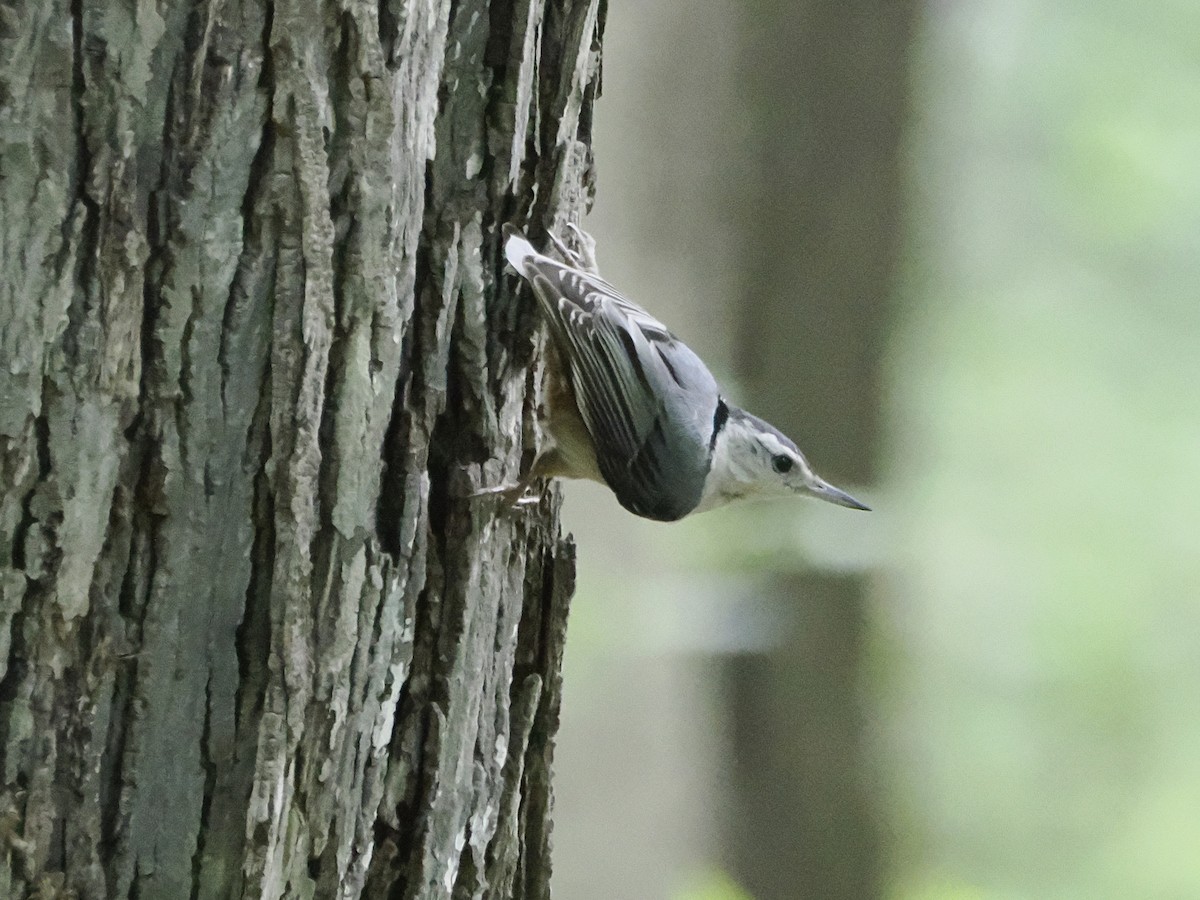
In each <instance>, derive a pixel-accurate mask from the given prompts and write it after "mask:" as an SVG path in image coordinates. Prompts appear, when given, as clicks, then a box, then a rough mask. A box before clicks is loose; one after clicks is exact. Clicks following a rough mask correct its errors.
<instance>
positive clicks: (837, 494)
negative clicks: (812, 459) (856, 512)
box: [807, 476, 871, 512]
mask: <svg viewBox="0 0 1200 900" xmlns="http://www.w3.org/2000/svg"><path fill="white" fill-rule="evenodd" d="M807 487H808V492H809V493H810V494H812V495H813V496H814V497H816V498H817V499H818V500H824V501H826V502H827V503H836V504H837V505H838V506H845V507H847V508H849V509H864V510H866V511H867V512H870V511H871V507H869V506H867V504H865V503H860V502H859V501H857V500H855V499H854V498H853V497H851V496H850V495H849V494H847V493H846V492H845V491H843V490H842V489H841V488H835V487H834V486H833V485H832V484H830V483H829V482H827V481H822V480H821V479H820V478H817V477H816V476H813V480H812V481H811V482H810V483H809V484H808V485H807Z"/></svg>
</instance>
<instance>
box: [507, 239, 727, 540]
mask: <svg viewBox="0 0 1200 900" xmlns="http://www.w3.org/2000/svg"><path fill="white" fill-rule="evenodd" d="M524 274H525V275H526V277H527V278H528V280H529V281H530V283H531V284H532V285H533V288H534V292H535V293H536V294H537V297H538V299H539V301H540V304H541V307H542V310H543V312H544V313H545V316H546V319H547V320H548V322H549V324H550V330H551V333H552V335H553V338H554V341H555V343H556V346H557V347H558V350H559V352H560V355H561V356H562V357H563V358H564V359H566V360H567V361H568V363H569V366H570V376H571V383H572V386H573V387H574V389H575V398H576V402H577V403H578V405H579V411H580V414H581V415H582V417H583V420H584V423H585V424H586V425H587V428H588V431H589V433H590V434H591V436H592V440H593V442H594V443H595V445H596V461H597V463H598V465H599V467H600V472H601V474H602V475H603V476H604V479H605V481H606V482H607V483H608V485H609V487H610V488H612V490H613V493H614V494H616V495H617V499H618V500H619V501H620V502H621V505H622V506H624V507H625V508H626V509H628V510H630V511H631V512H633V513H636V514H637V515H640V516H646V517H648V518H652V519H660V520H667V521H669V520H673V519H678V518H681V517H682V516H684V515H687V513H689V512H691V511H692V509H694V508H695V506H696V505H697V504H698V503H699V502H700V497H701V495H702V493H703V490H704V479H705V476H706V475H707V473H708V467H709V454H710V440H711V436H712V430H713V419H714V414H715V411H716V408H717V404H718V401H719V397H718V391H717V384H716V381H715V380H714V379H713V377H712V374H711V373H710V372H709V371H708V368H707V367H706V366H705V365H704V363H703V362H701V361H700V359H699V357H697V356H696V354H694V353H693V352H692V351H691V350H690V349H689V348H688V347H687V346H686V345H685V344H683V343H682V342H681V341H679V340H678V339H677V338H675V336H674V335H672V334H671V333H670V332H669V331H668V330H667V329H666V327H665V326H664V325H663V324H662V323H661V322H659V321H658V320H657V319H655V318H654V317H653V316H651V315H650V314H649V313H647V312H646V311H645V310H644V309H642V308H641V307H640V306H638V305H637V304H636V303H634V302H633V301H631V300H629V299H628V298H626V297H623V296H622V295H621V294H620V293H619V292H618V291H616V289H615V288H613V286H612V285H610V284H609V283H608V282H606V281H604V280H603V279H601V278H598V277H596V276H593V275H590V274H587V273H585V272H583V271H581V270H579V269H576V268H573V267H571V266H565V265H562V264H560V263H557V262H556V261H554V260H552V259H550V258H548V257H543V256H540V255H539V256H537V257H535V258H531V259H527V260H526V261H525V265H524Z"/></svg>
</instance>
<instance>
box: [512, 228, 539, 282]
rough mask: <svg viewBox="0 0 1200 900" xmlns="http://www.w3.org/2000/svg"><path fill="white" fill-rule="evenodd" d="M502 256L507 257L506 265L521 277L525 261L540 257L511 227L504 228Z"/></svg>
mask: <svg viewBox="0 0 1200 900" xmlns="http://www.w3.org/2000/svg"><path fill="white" fill-rule="evenodd" d="M504 255H505V256H506V257H508V264H509V265H510V266H512V267H513V268H514V269H516V270H517V271H518V272H520V273H521V274H522V275H524V274H525V262H526V260H529V259H536V258H537V257H539V256H541V254H540V253H538V252H537V251H536V250H534V249H533V244H531V243H529V240H528V239H527V238H526V237H525V235H523V234H521V232H519V231H517V229H516V228H514V227H513V226H512V225H505V226H504Z"/></svg>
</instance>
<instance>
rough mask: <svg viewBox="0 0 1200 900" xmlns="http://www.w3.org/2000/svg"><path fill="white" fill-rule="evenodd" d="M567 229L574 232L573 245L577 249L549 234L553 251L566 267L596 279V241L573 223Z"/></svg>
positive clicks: (598, 273)
mask: <svg viewBox="0 0 1200 900" xmlns="http://www.w3.org/2000/svg"><path fill="white" fill-rule="evenodd" d="M567 227H568V228H570V229H571V231H572V232H574V235H575V244H576V245H577V246H578V249H573V248H571V247H568V246H567V244H566V242H565V241H564V240H563V239H562V238H560V237H558V236H557V235H554V234H551V235H550V241H551V243H553V244H554V249H555V250H557V251H558V253H559V255H560V256H562V258H563V261H564V262H565V263H567V264H568V265H572V266H574V267H575V268H577V269H583V271H585V272H587V273H589V274H591V275H596V276H597V277H598V276H599V275H600V270H599V269H598V268H597V267H596V239H595V238H593V237H592V236H591V235H590V234H588V233H587V232H586V231H584V230H583V229H582V228H580V227H579V226H578V225H576V224H575V223H574V222H568V223H567Z"/></svg>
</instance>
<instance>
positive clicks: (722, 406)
mask: <svg viewBox="0 0 1200 900" xmlns="http://www.w3.org/2000/svg"><path fill="white" fill-rule="evenodd" d="M728 420H729V406H728V405H727V404H726V403H725V398H724V397H718V398H717V411H716V412H714V413H713V430H712V437H710V438H709V439H708V452H709V453H712V451H713V448H714V447H715V446H717V435H718V434H720V433H721V429H722V428H724V427H725V423H726V422H727V421H728Z"/></svg>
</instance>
